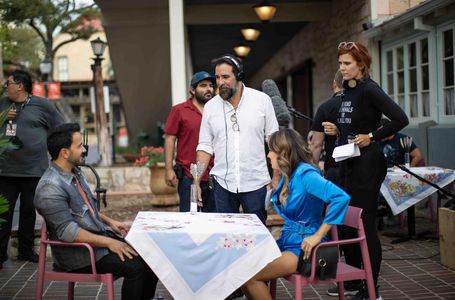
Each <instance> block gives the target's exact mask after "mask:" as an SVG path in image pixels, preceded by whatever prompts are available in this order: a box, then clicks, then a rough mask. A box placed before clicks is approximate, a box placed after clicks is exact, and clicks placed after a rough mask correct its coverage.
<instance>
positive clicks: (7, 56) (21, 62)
mask: <svg viewBox="0 0 455 300" xmlns="http://www.w3.org/2000/svg"><path fill="white" fill-rule="evenodd" d="M0 43H1V46H2V54H3V63H4V64H5V65H13V66H18V67H20V68H23V69H31V70H37V69H38V68H39V64H40V62H41V61H42V58H43V57H44V45H43V43H42V42H41V39H40V38H39V36H38V35H37V34H36V32H35V31H34V30H33V29H31V28H29V27H26V26H20V27H16V26H8V25H3V26H1V27H0Z"/></svg>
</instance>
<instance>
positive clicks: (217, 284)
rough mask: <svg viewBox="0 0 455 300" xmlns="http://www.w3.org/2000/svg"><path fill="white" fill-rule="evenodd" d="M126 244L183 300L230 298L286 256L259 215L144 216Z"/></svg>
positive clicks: (177, 297) (163, 214)
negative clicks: (274, 261)
mask: <svg viewBox="0 0 455 300" xmlns="http://www.w3.org/2000/svg"><path fill="white" fill-rule="evenodd" d="M126 240H127V241H128V243H129V244H131V245H132V246H133V247H134V249H135V250H136V251H137V252H138V253H139V254H140V255H141V257H142V258H143V259H144V260H145V261H146V262H147V264H148V265H149V266H150V267H151V268H152V270H153V271H154V272H155V274H156V275H157V276H158V278H159V279H160V281H161V282H162V283H163V284H164V286H165V287H166V289H167V290H168V291H169V292H170V293H171V295H172V296H173V297H174V298H175V299H177V300H179V299H224V298H226V297H227V296H228V295H230V294H231V293H232V292H233V291H234V290H236V289H237V288H238V287H240V286H241V285H242V284H243V283H245V282H246V281H247V280H248V279H250V278H251V277H253V276H254V275H255V274H256V273H257V272H258V271H259V270H261V269H262V268H263V267H265V266H266V265H267V264H268V263H269V262H271V261H273V260H274V259H276V258H278V257H279V256H280V255H281V252H280V250H279V248H278V246H277V245H276V242H275V240H274V238H273V237H272V235H271V234H270V232H269V231H268V229H267V228H266V227H265V226H264V225H263V224H262V223H261V221H260V220H259V219H258V218H257V216H256V215H252V214H215V213H193V212H189V213H179V212H139V213H138V215H137V216H136V219H135V220H134V223H133V225H132V227H131V230H130V231H129V233H128V235H127V236H126Z"/></svg>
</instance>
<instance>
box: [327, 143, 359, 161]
mask: <svg viewBox="0 0 455 300" xmlns="http://www.w3.org/2000/svg"><path fill="white" fill-rule="evenodd" d="M356 156H360V149H359V146H357V145H356V144H354V143H350V144H346V145H343V146H338V147H335V149H333V154H332V157H333V158H334V159H335V161H336V162H339V161H342V160H345V159H348V158H351V157H356Z"/></svg>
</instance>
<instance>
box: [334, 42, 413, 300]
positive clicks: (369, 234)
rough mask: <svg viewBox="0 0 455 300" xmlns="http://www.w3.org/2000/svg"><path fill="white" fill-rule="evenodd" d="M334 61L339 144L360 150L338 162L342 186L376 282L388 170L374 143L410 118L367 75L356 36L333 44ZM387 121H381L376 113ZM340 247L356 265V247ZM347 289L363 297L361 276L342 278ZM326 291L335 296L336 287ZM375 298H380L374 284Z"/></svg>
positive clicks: (346, 232) (350, 233)
mask: <svg viewBox="0 0 455 300" xmlns="http://www.w3.org/2000/svg"><path fill="white" fill-rule="evenodd" d="M338 64H339V69H340V71H341V74H342V75H343V96H342V101H341V107H340V110H339V112H338V118H337V126H338V129H339V131H340V137H339V141H340V142H339V144H340V145H344V144H347V143H355V144H357V145H358V146H359V148H360V153H361V154H360V156H357V157H353V158H349V159H347V160H344V161H342V162H341V163H340V177H341V184H342V188H343V189H344V190H345V191H346V192H347V193H348V194H349V195H350V196H351V202H350V204H349V205H351V206H355V207H360V208H362V209H363V212H362V220H363V225H364V227H365V234H366V238H367V244H368V252H369V254H370V260H371V268H372V271H373V279H374V283H375V286H377V283H378V277H379V270H380V267H381V260H382V250H381V242H380V240H379V237H378V233H377V227H376V215H377V208H378V197H379V189H380V187H381V184H382V182H383V181H384V178H385V175H386V173H387V162H386V159H385V157H384V154H383V153H382V150H381V148H380V147H379V145H378V144H379V143H377V142H376V141H380V140H381V139H383V138H385V137H387V136H390V135H393V134H395V133H397V132H398V131H399V130H401V129H402V128H403V127H405V126H406V125H407V124H408V123H409V121H408V118H407V116H406V114H405V113H404V112H403V110H402V109H401V108H400V106H398V104H396V103H395V102H394V101H393V100H392V99H391V98H390V97H389V96H388V95H387V94H386V93H385V92H384V91H383V90H382V89H381V87H380V86H379V85H378V84H377V83H376V82H374V81H373V80H372V79H371V78H370V76H369V69H370V65H371V56H370V54H369V53H368V49H367V48H366V47H365V46H364V45H362V44H361V43H358V42H342V43H340V44H339V46H338ZM382 114H384V115H385V116H387V117H388V118H389V119H390V123H389V124H386V125H385V126H383V127H382V128H379V127H380V120H381V115H382ZM356 235H357V233H356V231H355V230H353V229H351V228H347V227H343V226H341V227H340V236H341V237H342V238H352V237H355V236H356ZM342 248H343V252H344V255H345V259H346V262H347V263H348V264H350V265H354V266H356V267H360V266H361V262H362V261H361V254H360V247H358V246H357V245H355V246H354V245H346V246H344V247H342ZM345 284H346V291H347V292H351V293H354V292H356V291H358V292H357V293H356V294H355V297H354V299H364V298H366V297H368V296H367V295H368V294H367V291H366V289H365V288H364V287H363V284H362V283H361V282H352V281H351V282H346V283H345ZM328 294H329V295H331V296H338V290H336V291H335V290H334V289H329V290H328ZM376 298H377V299H382V298H381V296H380V295H379V293H378V291H377V289H376Z"/></svg>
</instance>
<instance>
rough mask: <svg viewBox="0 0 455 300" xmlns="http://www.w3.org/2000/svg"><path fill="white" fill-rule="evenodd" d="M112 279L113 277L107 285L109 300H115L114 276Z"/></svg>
mask: <svg viewBox="0 0 455 300" xmlns="http://www.w3.org/2000/svg"><path fill="white" fill-rule="evenodd" d="M110 277H111V278H110V280H108V281H107V283H106V288H107V299H108V300H114V279H113V278H112V276H110Z"/></svg>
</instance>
